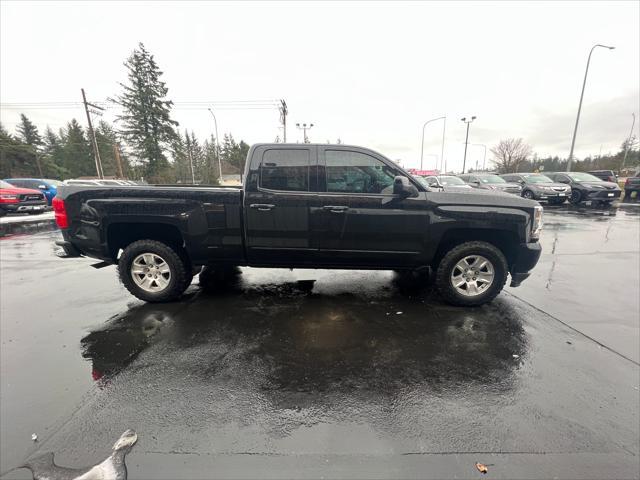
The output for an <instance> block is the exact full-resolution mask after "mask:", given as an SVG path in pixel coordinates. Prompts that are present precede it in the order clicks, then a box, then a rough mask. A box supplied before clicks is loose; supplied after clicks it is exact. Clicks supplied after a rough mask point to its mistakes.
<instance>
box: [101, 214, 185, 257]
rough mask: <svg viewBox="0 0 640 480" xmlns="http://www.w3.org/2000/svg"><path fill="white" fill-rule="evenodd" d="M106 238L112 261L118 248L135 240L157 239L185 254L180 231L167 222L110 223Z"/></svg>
mask: <svg viewBox="0 0 640 480" xmlns="http://www.w3.org/2000/svg"><path fill="white" fill-rule="evenodd" d="M106 240H107V247H108V252H109V256H110V257H111V258H112V259H113V260H114V261H117V259H118V253H119V252H120V250H124V249H125V248H126V247H127V246H128V245H129V244H131V243H133V242H135V241H137V240H157V241H160V242H163V243H166V244H167V245H169V246H171V247H173V248H175V249H176V250H178V251H180V252H181V253H182V254H184V255H186V254H187V252H186V249H185V246H184V238H183V236H182V233H181V232H180V230H179V229H178V227H176V226H175V225H171V224H169V223H161V222H154V223H128V222H115V223H111V224H110V225H109V226H108V227H107V233H106Z"/></svg>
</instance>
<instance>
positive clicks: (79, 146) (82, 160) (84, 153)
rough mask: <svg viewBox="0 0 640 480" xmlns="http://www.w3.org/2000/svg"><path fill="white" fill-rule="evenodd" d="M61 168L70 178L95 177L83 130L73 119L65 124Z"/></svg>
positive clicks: (91, 155)
mask: <svg viewBox="0 0 640 480" xmlns="http://www.w3.org/2000/svg"><path fill="white" fill-rule="evenodd" d="M61 143H62V149H63V154H62V167H63V168H64V169H65V170H66V171H68V172H69V175H71V177H72V178H75V177H83V176H91V177H93V176H96V173H97V172H96V164H95V160H94V157H93V152H92V150H91V145H90V144H89V141H88V140H87V137H86V136H85V134H84V130H83V129H82V127H81V126H80V124H79V123H78V121H77V120H76V119H75V118H74V119H72V120H71V121H70V122H69V123H68V124H67V129H66V131H65V134H64V137H63V139H62V142H61Z"/></svg>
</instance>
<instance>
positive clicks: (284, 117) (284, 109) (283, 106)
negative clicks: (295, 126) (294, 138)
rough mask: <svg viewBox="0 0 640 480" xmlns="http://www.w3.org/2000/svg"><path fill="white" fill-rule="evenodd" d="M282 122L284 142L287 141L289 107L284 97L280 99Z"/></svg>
mask: <svg viewBox="0 0 640 480" xmlns="http://www.w3.org/2000/svg"><path fill="white" fill-rule="evenodd" d="M279 110H280V123H281V124H282V131H283V137H284V143H287V114H288V113H289V109H288V108H287V102H285V101H284V99H281V100H280V108H279Z"/></svg>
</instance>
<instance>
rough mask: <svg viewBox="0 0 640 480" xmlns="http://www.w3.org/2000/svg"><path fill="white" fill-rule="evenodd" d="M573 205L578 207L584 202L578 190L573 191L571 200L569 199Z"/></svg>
mask: <svg viewBox="0 0 640 480" xmlns="http://www.w3.org/2000/svg"><path fill="white" fill-rule="evenodd" d="M569 201H570V202H571V203H573V204H574V205H577V204H578V203H580V202H581V201H582V194H581V193H580V192H579V191H578V190H572V191H571V198H570V199H569Z"/></svg>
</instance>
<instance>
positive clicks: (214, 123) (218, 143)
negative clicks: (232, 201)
mask: <svg viewBox="0 0 640 480" xmlns="http://www.w3.org/2000/svg"><path fill="white" fill-rule="evenodd" d="M207 110H209V113H210V114H211V116H212V117H213V126H214V127H215V129H216V153H217V154H218V169H219V170H220V182H222V160H220V138H219V137H218V121H217V120H216V116H215V115H214V114H213V110H211V108H208V109H207Z"/></svg>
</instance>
